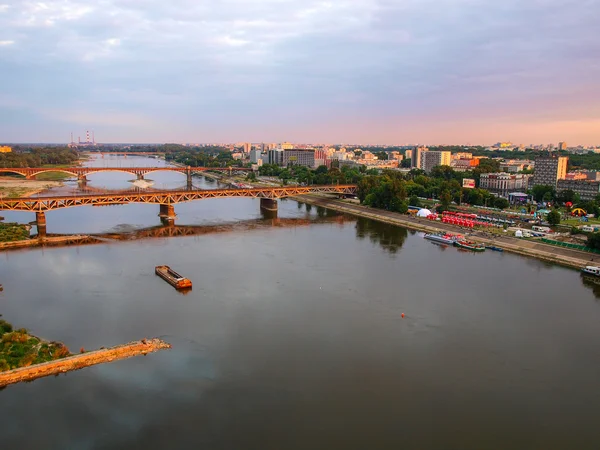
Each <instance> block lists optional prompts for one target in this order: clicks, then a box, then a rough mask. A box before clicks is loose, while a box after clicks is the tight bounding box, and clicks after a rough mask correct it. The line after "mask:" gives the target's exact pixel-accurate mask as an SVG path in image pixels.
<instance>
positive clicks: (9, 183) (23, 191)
mask: <svg viewBox="0 0 600 450" xmlns="http://www.w3.org/2000/svg"><path fill="white" fill-rule="evenodd" d="M58 186H62V182H60V181H38V180H25V179H19V178H12V177H0V195H2V196H3V197H29V196H31V195H34V194H37V193H39V192H42V191H45V190H46V189H51V188H54V187H58Z"/></svg>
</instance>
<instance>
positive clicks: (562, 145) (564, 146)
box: [558, 142, 567, 150]
mask: <svg viewBox="0 0 600 450" xmlns="http://www.w3.org/2000/svg"><path fill="white" fill-rule="evenodd" d="M558 149H559V150H566V149H567V143H566V142H559V143H558Z"/></svg>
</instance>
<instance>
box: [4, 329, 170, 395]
mask: <svg viewBox="0 0 600 450" xmlns="http://www.w3.org/2000/svg"><path fill="white" fill-rule="evenodd" d="M168 348H171V344H169V343H167V342H164V341H163V340H161V339H142V340H141V341H134V342H129V343H128V344H123V345H118V346H116V347H111V348H105V349H100V350H94V351H91V352H85V353H81V354H79V355H73V356H69V357H67V358H63V359H57V360H55V361H49V362H45V363H41V364H36V365H33V366H29V367H20V368H18V369H13V370H8V371H6V372H0V388H2V387H4V386H8V385H9V384H15V383H20V382H23V381H32V380H35V379H37V378H42V377H47V376H50V375H56V374H59V373H66V372H70V371H72V370H79V369H83V368H84V367H88V366H93V365H96V364H102V363H107V362H112V361H116V360H120V359H126V358H131V357H132V356H138V355H146V354H148V353H154V352H157V351H159V350H163V349H168Z"/></svg>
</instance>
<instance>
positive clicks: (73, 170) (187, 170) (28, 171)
mask: <svg viewBox="0 0 600 450" xmlns="http://www.w3.org/2000/svg"><path fill="white" fill-rule="evenodd" d="M251 170H252V169H249V168H246V167H190V166H187V167H171V166H169V167H61V168H59V167H0V173H15V174H18V175H23V176H24V177H26V178H34V177H35V176H37V175H39V174H40V173H47V172H60V173H65V174H67V175H72V176H74V177H77V178H79V179H80V180H84V179H85V177H86V176H87V175H91V174H93V173H99V172H125V173H128V174H131V175H135V176H136V177H137V178H138V179H142V178H144V175H146V174H149V173H152V172H161V171H162V172H179V173H182V174H184V175H187V176H188V178H191V176H192V174H194V173H199V172H206V171H217V172H228V173H230V174H231V173H232V172H248V171H251Z"/></svg>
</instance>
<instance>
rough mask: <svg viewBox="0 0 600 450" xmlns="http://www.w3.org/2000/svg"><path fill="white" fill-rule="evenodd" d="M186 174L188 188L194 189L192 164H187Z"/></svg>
mask: <svg viewBox="0 0 600 450" xmlns="http://www.w3.org/2000/svg"><path fill="white" fill-rule="evenodd" d="M185 175H186V176H187V188H188V189H192V188H193V187H194V185H193V184H192V168H191V167H190V166H187V172H186V173H185Z"/></svg>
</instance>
